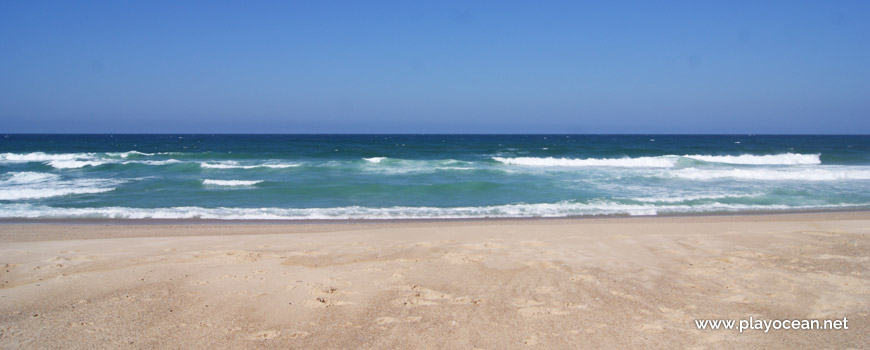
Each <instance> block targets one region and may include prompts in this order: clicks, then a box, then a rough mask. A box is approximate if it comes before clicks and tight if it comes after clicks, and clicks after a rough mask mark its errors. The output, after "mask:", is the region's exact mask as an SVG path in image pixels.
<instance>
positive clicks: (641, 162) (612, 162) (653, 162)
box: [492, 156, 677, 168]
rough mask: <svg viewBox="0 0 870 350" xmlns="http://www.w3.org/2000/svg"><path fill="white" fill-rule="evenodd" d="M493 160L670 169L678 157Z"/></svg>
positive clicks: (498, 159)
mask: <svg viewBox="0 0 870 350" xmlns="http://www.w3.org/2000/svg"><path fill="white" fill-rule="evenodd" d="M492 159H493V160H495V161H497V162H500V163H504V164H508V165H523V166H536V167H645V168H670V167H673V166H674V165H676V163H677V157H676V156H662V157H638V158H586V159H576V158H553V157H546V158H538V157H517V158H503V157H492Z"/></svg>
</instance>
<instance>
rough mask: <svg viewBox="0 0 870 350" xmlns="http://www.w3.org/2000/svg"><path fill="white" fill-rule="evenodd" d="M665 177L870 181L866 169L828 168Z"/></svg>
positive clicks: (676, 172)
mask: <svg viewBox="0 0 870 350" xmlns="http://www.w3.org/2000/svg"><path fill="white" fill-rule="evenodd" d="M665 176H675V177H679V178H683V179H689V180H719V179H739V180H764V181H775V180H792V181H837V180H870V169H866V167H848V166H828V167H824V168H800V169H769V168H768V169H697V168H686V169H678V170H673V171H669V172H668V173H666V174H665Z"/></svg>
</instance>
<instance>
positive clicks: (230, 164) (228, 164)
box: [199, 161, 299, 169]
mask: <svg viewBox="0 0 870 350" xmlns="http://www.w3.org/2000/svg"><path fill="white" fill-rule="evenodd" d="M199 166H200V167H202V168H207V169H255V168H273V169H283V168H293V167H298V166H299V164H293V163H284V164H280V163H279V164H254V165H240V164H239V163H238V162H234V161H223V162H214V163H209V162H202V163H199Z"/></svg>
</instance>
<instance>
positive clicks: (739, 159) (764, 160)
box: [683, 153, 822, 165]
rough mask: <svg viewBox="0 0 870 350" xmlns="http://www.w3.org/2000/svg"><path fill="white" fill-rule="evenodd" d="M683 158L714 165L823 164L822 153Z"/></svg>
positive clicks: (694, 156)
mask: <svg viewBox="0 0 870 350" xmlns="http://www.w3.org/2000/svg"><path fill="white" fill-rule="evenodd" d="M683 157H686V158H691V159H695V160H701V161H705V162H712V163H727V164H749V165H811V164H822V161H821V159H820V158H819V157H821V154H820V153H816V154H797V153H783V154H770V155H761V156H758V155H752V154H741V155H738V156H708V155H685V156H683Z"/></svg>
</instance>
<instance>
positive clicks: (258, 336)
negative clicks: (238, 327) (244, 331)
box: [248, 330, 281, 340]
mask: <svg viewBox="0 0 870 350" xmlns="http://www.w3.org/2000/svg"><path fill="white" fill-rule="evenodd" d="M280 336H281V332H279V331H274V330H273V331H262V332H257V333H254V334H251V335H250V336H249V337H248V339H251V340H269V339H275V338H277V337H280Z"/></svg>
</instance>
